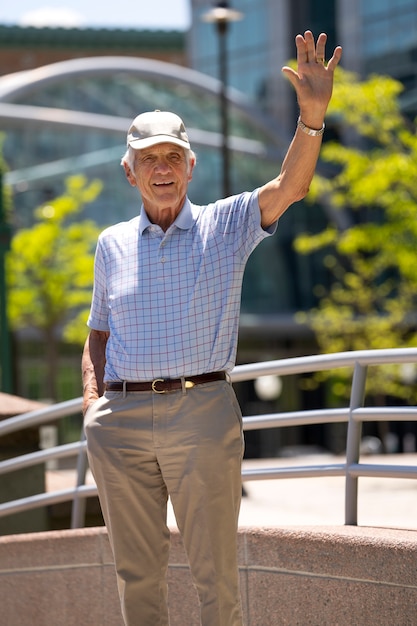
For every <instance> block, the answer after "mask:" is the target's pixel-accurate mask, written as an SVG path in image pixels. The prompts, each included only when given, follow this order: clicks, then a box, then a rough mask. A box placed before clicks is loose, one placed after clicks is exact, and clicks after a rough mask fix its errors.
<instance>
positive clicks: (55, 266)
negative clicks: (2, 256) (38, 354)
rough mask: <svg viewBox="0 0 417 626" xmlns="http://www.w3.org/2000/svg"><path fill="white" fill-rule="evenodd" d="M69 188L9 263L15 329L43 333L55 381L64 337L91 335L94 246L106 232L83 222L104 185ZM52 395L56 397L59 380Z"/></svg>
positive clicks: (25, 234)
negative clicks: (88, 324)
mask: <svg viewBox="0 0 417 626" xmlns="http://www.w3.org/2000/svg"><path fill="white" fill-rule="evenodd" d="M65 185H66V189H65V192H64V194H63V195H62V196H60V197H58V198H55V199H54V200H51V201H50V202H48V203H47V204H44V205H42V206H40V207H38V208H36V209H35V213H34V214H35V225H34V226H33V227H32V228H30V229H22V230H20V231H18V232H17V233H16V234H15V235H14V237H13V238H12V242H11V250H10V252H9V253H8V255H7V259H6V272H7V283H8V291H9V293H8V314H9V320H10V324H11V327H12V328H13V329H15V330H18V329H19V330H22V329H34V330H35V331H37V332H38V333H39V334H40V336H41V339H42V345H43V347H44V350H45V355H46V358H47V359H48V363H49V378H51V379H54V378H55V373H56V364H57V363H56V361H57V358H58V356H57V355H58V342H59V341H61V339H62V337H63V338H64V340H65V341H68V342H71V343H79V344H82V343H83V342H84V341H85V338H86V336H87V331H88V329H87V327H86V320H87V316H88V310H89V305H90V301H91V292H92V286H93V269H94V248H95V244H96V241H97V236H98V233H99V230H101V229H99V228H98V227H97V225H96V224H95V222H93V221H90V220H82V221H79V216H80V213H81V212H82V210H83V208H84V206H85V205H86V204H88V203H90V202H92V201H93V200H95V199H96V198H97V196H98V195H99V193H100V191H101V182H100V181H98V180H94V181H92V182H88V181H87V179H86V178H85V177H84V176H82V175H79V176H72V177H70V178H68V179H67V180H66V183H65ZM49 391H50V394H51V397H54V396H55V392H54V385H53V381H52V383H51V386H50V390H49Z"/></svg>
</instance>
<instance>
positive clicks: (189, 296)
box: [88, 191, 275, 381]
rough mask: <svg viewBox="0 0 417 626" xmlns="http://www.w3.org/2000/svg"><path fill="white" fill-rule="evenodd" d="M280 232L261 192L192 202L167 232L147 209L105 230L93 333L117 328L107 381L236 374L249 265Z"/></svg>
mask: <svg viewBox="0 0 417 626" xmlns="http://www.w3.org/2000/svg"><path fill="white" fill-rule="evenodd" d="M274 230H275V226H273V227H271V228H269V229H268V230H263V229H262V227H261V225H260V210H259V205H258V191H254V192H253V193H243V194H240V195H237V196H234V197H231V198H227V199H226V200H219V201H218V202H215V203H214V204H210V205H207V206H196V205H193V204H191V202H190V201H189V200H188V199H186V201H185V203H184V206H183V208H182V210H181V212H180V214H179V215H178V217H177V219H176V220H175V222H174V223H173V224H172V225H171V226H170V227H169V229H168V230H167V231H166V232H164V231H163V230H162V229H161V228H160V227H159V226H157V225H155V224H151V223H150V221H149V219H148V217H147V215H146V212H145V211H144V210H143V208H142V211H141V213H140V215H139V216H138V217H135V218H134V219H132V220H131V221H129V222H122V223H120V224H116V225H115V226H111V227H110V228H108V229H106V230H105V231H104V232H103V233H101V235H100V237H99V240H98V244H97V250H96V258H95V273H94V291H93V299H92V305H91V311H90V316H89V319H88V326H89V327H90V328H92V329H96V330H102V331H110V337H109V340H108V342H107V350H106V369H105V376H104V380H105V381H110V380H127V381H145V380H152V379H154V378H178V377H181V376H187V375H197V374H203V373H206V372H214V371H219V370H226V371H230V370H231V369H232V368H233V366H234V363H235V357H236V349H237V336H238V326H239V311H240V298H241V286H242V279H243V272H244V269H245V265H246V262H247V259H248V257H249V255H250V253H251V252H252V251H253V249H254V248H255V247H256V246H257V244H258V243H259V242H260V241H261V240H262V239H263V238H264V237H266V236H268V234H272V232H274Z"/></svg>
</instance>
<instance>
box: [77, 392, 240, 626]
mask: <svg viewBox="0 0 417 626" xmlns="http://www.w3.org/2000/svg"><path fill="white" fill-rule="evenodd" d="M85 431H86V437H87V449H88V457H89V462H90V467H91V470H92V472H93V475H94V478H95V480H96V483H97V487H98V493H99V498H100V503H101V507H102V511H103V516H104V519H105V522H106V526H107V529H108V533H109V538H110V543H111V546H112V550H113V554H114V559H115V564H116V571H117V579H118V588H119V595H120V601H121V607H122V613H123V617H124V620H125V623H126V625H128V626H167V625H168V624H169V619H168V608H167V583H166V572H167V567H168V555H169V529H168V527H167V523H166V515H167V499H168V494H169V495H170V497H171V502H172V505H173V509H174V512H175V516H176V519H177V524H178V528H179V530H180V532H181V535H182V538H183V542H184V546H185V549H186V551H187V555H188V559H189V562H190V568H191V573H192V576H193V580H194V583H195V585H196V588H197V591H198V595H199V599H200V606H201V623H202V625H203V626H241V625H242V614H241V607H240V594H239V584H238V565H237V525H238V515H239V507H240V500H241V489H242V487H241V462H242V456H243V436H242V419H241V413H240V409H239V406H238V403H237V400H236V397H235V395H234V391H233V389H232V387H231V385H230V384H229V383H228V382H225V381H216V382H213V383H207V384H203V385H197V386H195V387H194V388H192V389H190V390H187V391H185V392H183V391H178V392H172V393H164V394H158V393H154V392H129V393H126V394H123V392H106V393H105V395H104V396H103V397H102V398H100V399H99V400H97V402H95V403H94V404H93V405H92V406H91V407H90V409H89V410H88V411H87V414H86V417H85ZM187 626H188V625H187Z"/></svg>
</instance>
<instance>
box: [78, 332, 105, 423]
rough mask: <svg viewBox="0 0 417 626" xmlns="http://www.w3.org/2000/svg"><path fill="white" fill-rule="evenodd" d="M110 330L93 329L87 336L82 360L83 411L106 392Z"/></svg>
mask: <svg viewBox="0 0 417 626" xmlns="http://www.w3.org/2000/svg"><path fill="white" fill-rule="evenodd" d="M108 338H109V333H108V332H103V331H98V330H92V331H90V334H89V335H88V337H87V340H86V342H85V345H84V351H83V356H82V361H81V370H82V382H83V412H84V413H85V412H86V410H87V409H88V407H89V406H90V404H92V403H93V402H94V401H95V400H97V399H98V398H100V397H101V396H102V395H103V393H104V380H103V379H104V367H105V364H106V345H107V340H108Z"/></svg>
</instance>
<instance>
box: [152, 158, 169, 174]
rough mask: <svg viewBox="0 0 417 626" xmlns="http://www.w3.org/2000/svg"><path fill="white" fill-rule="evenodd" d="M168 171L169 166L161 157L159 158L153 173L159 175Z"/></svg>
mask: <svg viewBox="0 0 417 626" xmlns="http://www.w3.org/2000/svg"><path fill="white" fill-rule="evenodd" d="M169 170H170V165H169V162H168V160H167V159H164V158H163V157H161V158H159V159H158V161H157V162H156V163H155V172H157V173H159V174H163V173H166V172H169Z"/></svg>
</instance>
